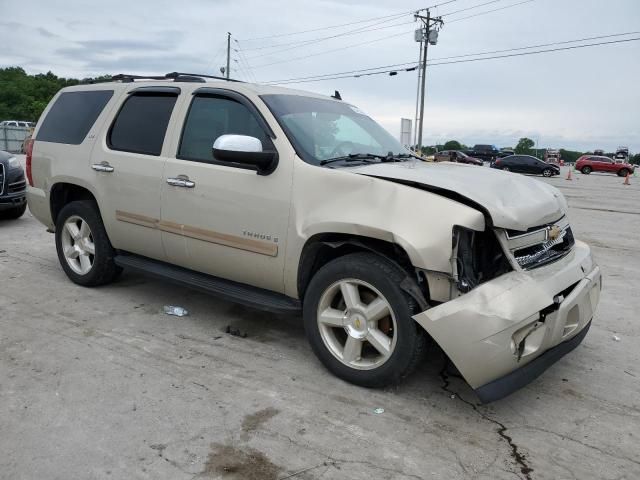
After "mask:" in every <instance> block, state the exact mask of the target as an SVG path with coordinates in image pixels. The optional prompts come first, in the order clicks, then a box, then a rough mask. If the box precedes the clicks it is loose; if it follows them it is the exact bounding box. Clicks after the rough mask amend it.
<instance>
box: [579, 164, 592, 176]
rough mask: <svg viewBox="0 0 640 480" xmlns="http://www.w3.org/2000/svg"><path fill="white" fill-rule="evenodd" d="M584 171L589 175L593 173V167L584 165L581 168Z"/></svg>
mask: <svg viewBox="0 0 640 480" xmlns="http://www.w3.org/2000/svg"><path fill="white" fill-rule="evenodd" d="M580 171H581V172H582V173H584V174H585V175H589V174H590V173H591V167H589V166H587V167H582V170H580Z"/></svg>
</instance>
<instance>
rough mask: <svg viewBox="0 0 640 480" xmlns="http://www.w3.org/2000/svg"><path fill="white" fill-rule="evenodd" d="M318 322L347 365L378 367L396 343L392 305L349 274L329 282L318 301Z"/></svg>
mask: <svg viewBox="0 0 640 480" xmlns="http://www.w3.org/2000/svg"><path fill="white" fill-rule="evenodd" d="M317 322H318V329H319V331H320V337H321V338H322V341H323V342H324V344H325V346H326V347H327V348H328V349H329V351H330V352H331V353H332V354H333V356H334V357H336V358H337V359H338V360H339V361H340V362H342V363H343V364H345V365H347V366H348V367H350V368H354V369H357V370H371V369H374V368H378V367H379V366H381V365H382V364H383V363H385V362H386V361H387V360H388V359H389V358H390V357H391V355H392V353H393V351H394V349H395V347H396V340H397V332H396V331H397V324H396V319H395V315H394V313H393V310H392V309H391V305H390V304H389V302H388V301H387V300H386V299H385V298H384V296H383V295H382V294H381V293H380V292H379V291H378V290H377V289H376V288H374V287H373V286H372V285H369V284H368V283H366V282H363V281H362V280H357V279H353V278H350V279H344V280H339V281H337V282H335V283H333V284H332V285H330V286H329V287H328V288H327V289H326V290H325V291H324V293H323V294H322V297H321V298H320V302H319V303H318V312H317Z"/></svg>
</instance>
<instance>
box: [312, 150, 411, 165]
mask: <svg viewBox="0 0 640 480" xmlns="http://www.w3.org/2000/svg"><path fill="white" fill-rule="evenodd" d="M409 158H414V155H412V154H410V153H397V154H395V155H394V154H393V152H389V153H387V154H386V155H378V154H377V153H350V154H349V155H343V156H341V157H335V158H327V159H326V160H322V161H321V162H320V165H326V164H328V163H334V162H360V161H364V162H366V161H369V162H370V163H372V162H371V160H374V159H376V160H380V161H381V162H400V161H402V160H405V159H409ZM416 158H417V157H416Z"/></svg>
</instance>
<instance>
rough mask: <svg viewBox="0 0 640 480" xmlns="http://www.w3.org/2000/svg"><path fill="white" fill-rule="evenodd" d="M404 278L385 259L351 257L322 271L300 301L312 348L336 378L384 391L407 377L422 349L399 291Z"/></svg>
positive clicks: (407, 301)
mask: <svg viewBox="0 0 640 480" xmlns="http://www.w3.org/2000/svg"><path fill="white" fill-rule="evenodd" d="M405 276H406V274H405V273H404V272H403V271H402V270H401V269H400V268H399V267H397V266H396V265H395V264H393V263H392V262H390V261H388V260H387V259H385V258H384V257H380V256H378V255H375V254H372V253H354V254H350V255H346V256H344V257H340V258H338V259H336V260H333V261H331V262H329V263H328V264H327V265H325V266H324V267H322V268H321V269H320V270H319V271H318V272H317V273H316V275H315V276H314V277H313V278H312V280H311V282H310V284H309V287H308V288H307V291H306V294H305V297H304V307H303V316H304V326H305V331H306V334H307V338H308V340H309V343H310V344H311V347H312V349H313V351H314V353H315V354H316V356H317V357H318V358H319V359H320V361H321V362H322V363H323V364H324V366H325V367H326V368H327V369H328V370H330V371H331V372H332V373H333V374H335V375H336V376H338V377H340V378H342V379H343V380H346V381H348V382H351V383H354V384H356V385H360V386H364V387H384V386H386V385H389V384H394V383H397V382H399V381H400V380H402V379H403V378H404V377H406V376H407V375H409V374H410V373H411V371H412V370H413V369H414V368H415V367H416V365H417V364H418V362H419V360H420V359H421V358H422V356H423V354H424V351H425V345H426V340H425V334H424V332H423V331H422V329H421V327H420V326H419V325H418V324H417V323H416V322H415V321H414V320H413V319H412V318H411V316H412V315H414V314H415V313H416V311H415V310H416V307H415V302H414V300H413V299H412V298H411V297H410V296H408V295H407V294H406V293H405V292H404V291H403V290H402V289H401V288H400V287H399V285H400V283H401V282H402V280H403V279H404V278H405Z"/></svg>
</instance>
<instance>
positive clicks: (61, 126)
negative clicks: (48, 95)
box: [36, 90, 113, 145]
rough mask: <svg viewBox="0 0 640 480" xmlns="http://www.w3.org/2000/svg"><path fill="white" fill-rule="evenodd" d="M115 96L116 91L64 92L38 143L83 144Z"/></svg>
mask: <svg viewBox="0 0 640 480" xmlns="http://www.w3.org/2000/svg"><path fill="white" fill-rule="evenodd" d="M112 96H113V90H90V91H85V92H63V93H61V94H60V96H59V97H58V99H57V100H56V103H54V104H53V106H52V107H51V109H50V110H49V113H48V114H47V116H46V117H45V119H44V121H43V122H42V125H41V126H40V130H38V136H37V138H36V140H39V141H42V142H53V143H67V144H70V145H80V144H81V143H82V142H83V141H84V139H85V137H86V136H87V133H89V130H91V127H92V126H93V124H94V122H95V121H96V118H98V115H100V112H102V109H103V108H104V106H105V105H106V104H107V102H108V101H109V100H110V99H111V97H112Z"/></svg>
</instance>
